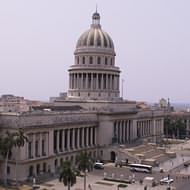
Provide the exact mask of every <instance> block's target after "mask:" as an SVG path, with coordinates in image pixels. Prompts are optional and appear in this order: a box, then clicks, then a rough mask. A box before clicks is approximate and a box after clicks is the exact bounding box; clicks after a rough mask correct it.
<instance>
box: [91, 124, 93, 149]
mask: <svg viewBox="0 0 190 190" xmlns="http://www.w3.org/2000/svg"><path fill="white" fill-rule="evenodd" d="M90 131H91V136H90V144H91V146H93V127H91V130H90Z"/></svg>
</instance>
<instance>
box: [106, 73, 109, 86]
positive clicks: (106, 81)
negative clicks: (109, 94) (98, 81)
mask: <svg viewBox="0 0 190 190" xmlns="http://www.w3.org/2000/svg"><path fill="white" fill-rule="evenodd" d="M106 89H107V90H108V89H109V87H108V74H106Z"/></svg>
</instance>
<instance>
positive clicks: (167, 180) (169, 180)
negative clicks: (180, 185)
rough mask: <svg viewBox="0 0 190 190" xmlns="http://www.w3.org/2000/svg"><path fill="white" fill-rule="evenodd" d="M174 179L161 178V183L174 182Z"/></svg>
mask: <svg viewBox="0 0 190 190" xmlns="http://www.w3.org/2000/svg"><path fill="white" fill-rule="evenodd" d="M173 181H174V180H173V179H172V178H169V179H168V177H164V178H162V179H161V180H160V184H170V183H172V182H173Z"/></svg>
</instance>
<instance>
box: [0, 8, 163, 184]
mask: <svg viewBox="0 0 190 190" xmlns="http://www.w3.org/2000/svg"><path fill="white" fill-rule="evenodd" d="M116 40H117V39H116ZM115 51H116V50H115V48H114V43H113V40H112V38H111V37H110V36H109V34H108V33H107V32H105V31H104V30H103V29H102V26H101V24H100V14H99V13H98V12H97V11H96V12H95V13H94V14H93V15H92V23H91V25H90V28H89V29H88V30H87V31H85V32H84V33H83V34H82V35H81V36H80V37H79V39H78V41H77V43H76V49H75V50H74V58H75V59H74V63H73V65H71V66H70V68H69V69H68V74H69V81H68V83H69V89H68V92H67V93H63V94H61V95H60V96H59V97H55V98H51V101H50V102H48V103H44V104H43V105H41V106H34V107H31V109H30V110H29V111H25V112H8V113H5V112H2V113H0V128H1V130H3V131H5V130H10V131H15V130H16V129H19V128H22V129H23V130H24V133H25V135H26V136H27V137H28V142H27V143H25V145H24V146H23V147H20V148H14V149H13V150H12V154H11V156H10V158H9V160H8V166H7V174H8V178H9V179H13V180H14V179H15V178H18V180H20V181H24V180H30V179H32V178H33V177H34V176H36V177H38V178H43V177H45V176H51V175H55V174H56V173H57V172H58V170H59V167H60V165H61V163H62V162H63V161H65V160H70V161H71V162H72V163H73V164H75V162H76V156H77V155H78V154H79V153H80V152H81V151H86V152H87V153H88V154H89V156H90V157H91V158H92V159H93V160H105V161H113V162H114V161H115V160H116V159H121V158H120V156H121V154H119V152H118V151H119V150H120V149H122V150H125V149H127V148H128V147H132V146H135V145H136V144H140V143H142V142H145V141H146V142H149V143H159V142H160V141H161V140H162V136H163V125H164V123H163V121H164V115H163V111H162V110H161V109H158V108H157V109H156V108H152V107H142V106H140V105H139V103H138V102H136V101H127V100H124V99H123V98H122V97H121V96H120V88H119V86H120V72H121V71H120V69H119V67H118V66H117V62H116V52H115ZM122 156H123V157H124V158H128V159H129V160H130V159H133V157H132V155H131V154H128V151H122ZM16 165H17V170H18V168H19V172H18V171H17V172H16ZM4 167H5V162H4V160H3V159H1V165H0V170H1V172H0V176H1V178H3V175H4Z"/></svg>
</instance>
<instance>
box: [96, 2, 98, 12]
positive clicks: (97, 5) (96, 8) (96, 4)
mask: <svg viewBox="0 0 190 190" xmlns="http://www.w3.org/2000/svg"><path fill="white" fill-rule="evenodd" d="M97 10H98V4H97V3H96V13H97Z"/></svg>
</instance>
